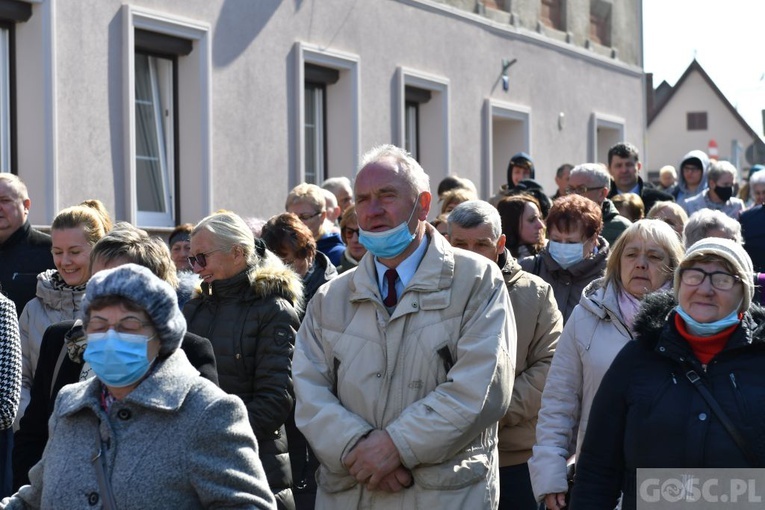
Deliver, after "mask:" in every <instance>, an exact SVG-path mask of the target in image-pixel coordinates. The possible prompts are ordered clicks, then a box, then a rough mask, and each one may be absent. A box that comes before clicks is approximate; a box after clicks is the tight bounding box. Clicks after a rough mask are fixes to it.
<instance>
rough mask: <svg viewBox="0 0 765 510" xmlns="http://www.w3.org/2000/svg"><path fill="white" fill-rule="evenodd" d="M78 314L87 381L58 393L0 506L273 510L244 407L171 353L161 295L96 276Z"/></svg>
mask: <svg viewBox="0 0 765 510" xmlns="http://www.w3.org/2000/svg"><path fill="white" fill-rule="evenodd" d="M82 310H83V317H82V318H83V324H84V328H85V332H86V335H87V337H88V346H87V348H86V350H85V353H84V358H85V361H87V362H88V363H89V364H90V366H91V368H92V369H93V371H94V372H95V374H96V378H95V379H90V380H88V381H85V382H81V383H77V384H72V385H68V386H66V387H64V388H63V389H62V390H61V392H60V393H59V396H58V399H57V401H56V407H55V411H54V413H53V416H52V417H51V422H50V430H51V436H50V439H49V441H48V445H47V447H46V449H45V454H44V455H43V458H42V460H41V461H40V462H39V463H38V464H37V465H36V466H35V467H34V468H32V470H31V471H30V473H29V478H30V485H25V486H24V487H22V488H21V489H20V490H19V492H18V493H16V494H15V495H14V496H13V497H12V498H11V500H10V501H8V500H6V501H4V504H5V505H7V506H5V508H41V507H42V508H54V507H55V508H82V507H87V506H88V505H91V506H92V505H98V504H101V505H102V506H103V507H104V508H124V509H127V508H210V507H232V508H233V507H242V508H244V507H246V508H266V509H273V508H275V502H274V499H273V496H272V495H271V492H270V491H269V488H268V485H267V483H266V479H265V473H264V471H263V466H262V465H261V463H260V461H259V459H258V454H257V451H258V445H257V442H256V440H255V437H254V435H253V434H252V431H251V429H250V427H249V424H248V423H247V413H246V410H245V408H244V406H243V405H242V403H241V402H240V401H239V400H238V399H236V398H234V397H232V396H229V395H227V394H226V393H224V392H223V391H221V390H220V389H219V388H217V387H216V386H215V385H214V384H213V383H211V382H210V381H207V380H205V379H203V378H201V377H199V376H198V372H197V371H196V370H195V369H194V367H193V366H192V365H191V363H189V361H188V359H187V358H186V356H185V354H184V353H183V351H182V350H180V349H179V348H178V347H179V346H180V344H181V340H182V339H183V336H184V333H185V332H186V321H185V319H184V317H183V315H182V314H181V312H180V310H179V309H178V302H177V298H176V295H175V291H174V290H173V289H172V288H171V287H170V285H168V284H167V283H166V282H164V281H162V280H160V279H159V278H157V277H156V276H154V275H153V274H152V272H151V271H150V270H149V269H147V268H145V267H142V266H138V265H135V264H126V265H123V266H120V267H117V268H115V269H107V270H104V271H101V272H99V273H98V274H96V275H95V276H93V278H92V279H91V280H90V282H89V283H88V286H87V290H86V294H85V297H84V298H83V301H82ZM169 439H172V440H169ZM232 473H235V474H232Z"/></svg>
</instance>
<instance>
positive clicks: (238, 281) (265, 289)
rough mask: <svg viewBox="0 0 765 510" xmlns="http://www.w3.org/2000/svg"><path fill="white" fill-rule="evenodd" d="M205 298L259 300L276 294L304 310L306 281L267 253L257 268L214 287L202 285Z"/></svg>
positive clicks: (215, 283)
mask: <svg viewBox="0 0 765 510" xmlns="http://www.w3.org/2000/svg"><path fill="white" fill-rule="evenodd" d="M201 291H202V292H201V293H202V296H208V295H212V296H213V297H216V296H217V297H224V296H228V297H230V296H234V297H236V298H238V299H245V300H246V299H248V298H249V299H259V298H264V297H268V296H272V295H277V296H280V297H282V298H284V299H286V300H287V301H289V302H290V304H291V305H292V306H293V307H294V308H296V309H298V310H302V307H303V282H302V280H301V278H300V276H298V275H297V273H295V272H294V271H293V270H292V269H290V268H289V267H287V266H285V265H284V263H283V262H282V261H281V260H280V259H279V258H278V257H277V256H276V255H274V254H273V253H271V252H270V251H265V252H264V253H263V255H262V256H261V257H260V261H259V262H258V263H257V265H255V266H252V267H249V268H248V269H246V270H245V271H242V272H241V273H239V274H237V275H235V276H232V277H231V278H227V279H225V280H217V281H214V282H213V283H212V284H211V285H210V284H208V283H205V282H203V283H202V284H201Z"/></svg>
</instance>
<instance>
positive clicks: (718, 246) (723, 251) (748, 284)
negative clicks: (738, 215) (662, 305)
mask: <svg viewBox="0 0 765 510" xmlns="http://www.w3.org/2000/svg"><path fill="white" fill-rule="evenodd" d="M705 255H714V256H716V257H720V258H721V259H723V260H725V261H727V262H728V263H729V264H730V265H731V266H733V269H734V271H735V272H736V276H738V277H739V278H740V279H741V283H742V284H743V285H744V299H743V301H742V303H741V309H740V310H739V311H740V312H745V311H747V310H748V309H749V306H750V305H751V304H752V294H753V293H754V288H753V286H754V273H753V266H752V259H751V258H749V254H748V253H747V252H746V250H744V247H743V246H741V245H740V244H739V243H737V242H735V241H731V240H730V239H723V238H720V237H706V238H704V239H701V240H699V241H697V242H695V243H694V244H693V246H691V247H690V248H688V250H686V252H685V257H683V260H681V261H680V264H678V265H677V269H675V285H674V290H675V299H677V298H678V293H679V292H680V273H681V272H682V270H683V269H685V268H687V267H690V265H691V264H692V263H693V261H694V260H696V259H699V258H701V257H703V256H705Z"/></svg>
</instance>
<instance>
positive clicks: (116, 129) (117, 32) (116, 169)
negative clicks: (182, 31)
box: [99, 11, 127, 218]
mask: <svg viewBox="0 0 765 510" xmlns="http://www.w3.org/2000/svg"><path fill="white" fill-rule="evenodd" d="M121 13H122V11H118V12H117V14H116V15H115V16H114V17H113V18H112V20H111V22H109V28H108V30H109V61H108V65H107V69H106V73H107V77H106V80H107V81H106V83H108V84H109V92H108V94H109V143H110V144H111V157H112V170H111V171H112V173H113V176H112V187H113V188H114V189H113V193H114V210H113V211H112V214H113V215H114V216H113V217H114V218H127V204H126V203H125V192H124V190H125V138H124V134H125V126H127V119H126V118H125V111H124V97H123V96H124V92H125V91H124V89H123V87H124V83H125V82H124V80H126V79H127V77H125V76H123V74H124V73H123V71H122V62H123V54H122V30H123V27H122V14H121ZM106 171H107V169H104V172H106ZM104 180H107V177H106V176H104ZM99 184H103V183H99ZM99 198H100V199H101V200H104V199H108V197H99Z"/></svg>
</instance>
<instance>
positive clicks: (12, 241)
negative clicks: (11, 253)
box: [0, 220, 32, 248]
mask: <svg viewBox="0 0 765 510" xmlns="http://www.w3.org/2000/svg"><path fill="white" fill-rule="evenodd" d="M31 231H32V225H31V224H30V223H29V220H26V221H25V222H24V224H23V225H21V226H20V227H19V228H17V229H16V231H15V232H14V233H13V234H11V235H10V236H8V239H6V240H5V242H4V243H1V244H0V247H2V248H10V247H11V246H15V245H17V244H21V243H22V242H24V239H26V238H27V237H29V233H30V232H31Z"/></svg>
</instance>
